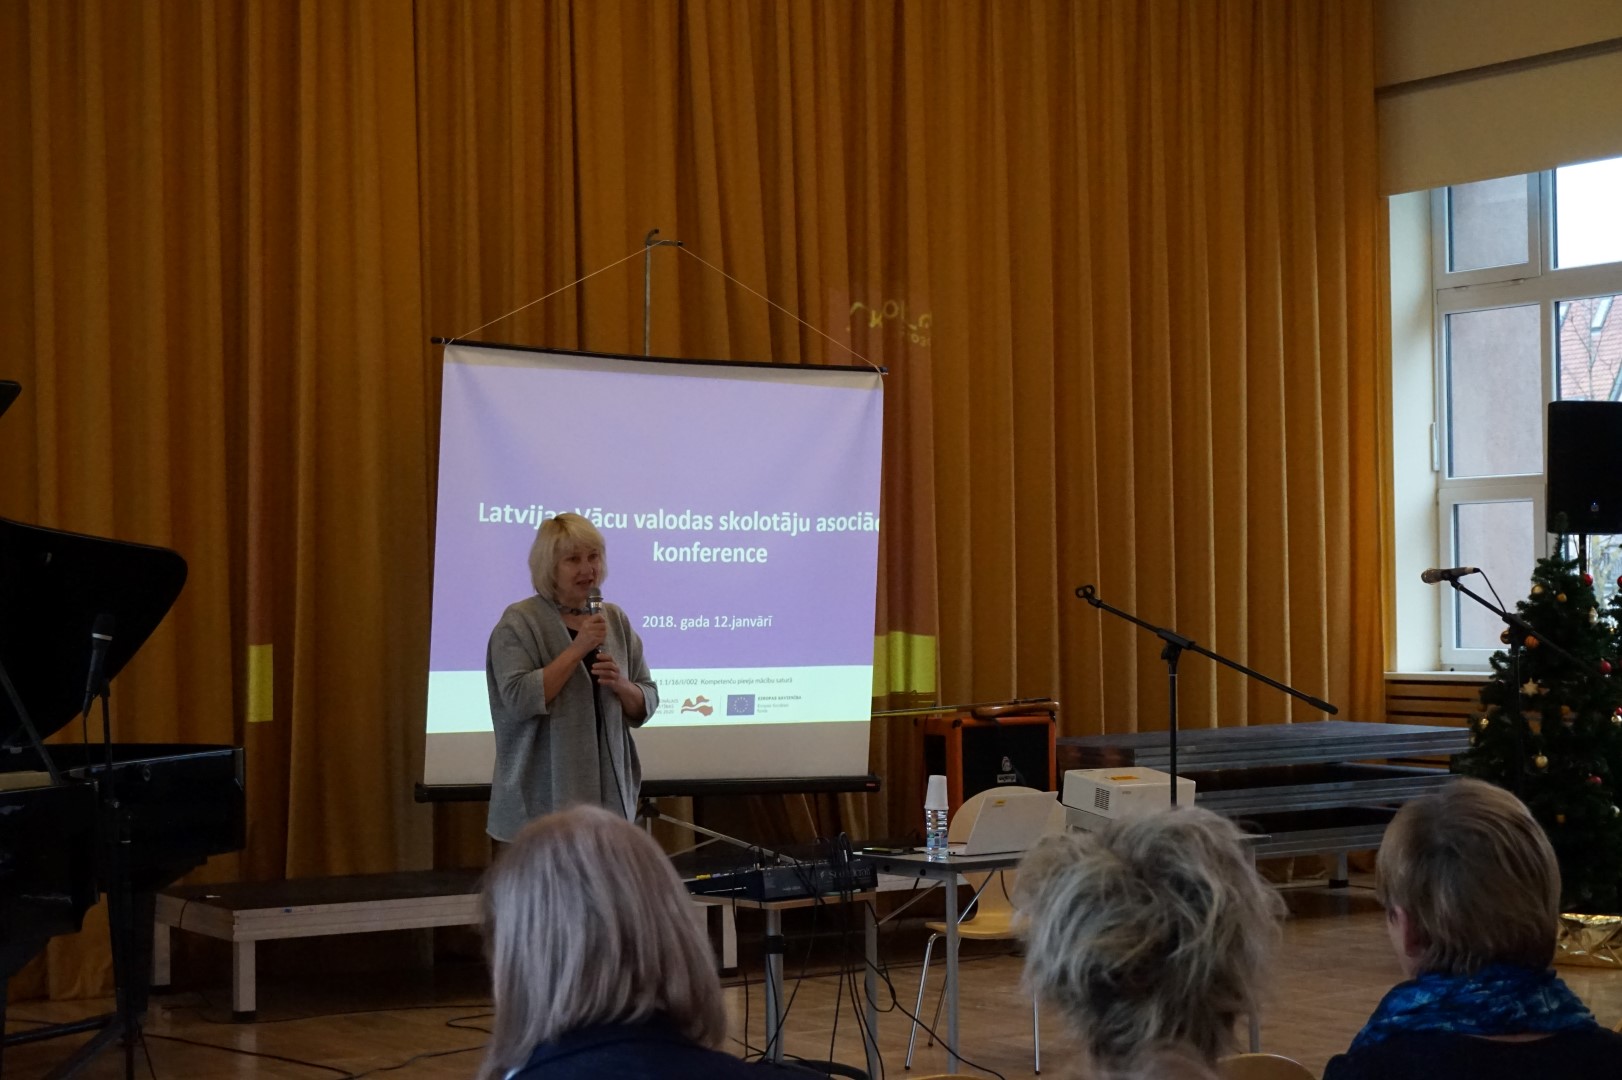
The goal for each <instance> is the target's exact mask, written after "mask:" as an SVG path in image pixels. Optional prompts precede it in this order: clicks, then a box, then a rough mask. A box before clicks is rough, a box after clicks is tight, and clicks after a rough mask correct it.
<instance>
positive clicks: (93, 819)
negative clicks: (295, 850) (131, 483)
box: [0, 384, 246, 1080]
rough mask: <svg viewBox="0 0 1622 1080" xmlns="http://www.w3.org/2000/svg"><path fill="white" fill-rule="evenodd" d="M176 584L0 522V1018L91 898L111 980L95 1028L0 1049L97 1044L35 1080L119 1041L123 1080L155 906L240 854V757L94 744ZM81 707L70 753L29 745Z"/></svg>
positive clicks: (164, 574) (101, 739)
mask: <svg viewBox="0 0 1622 1080" xmlns="http://www.w3.org/2000/svg"><path fill="white" fill-rule="evenodd" d="M11 385H12V386H14V385H15V384H11ZM4 388H5V387H4V384H0V390H4ZM11 396H15V391H12V395H11ZM3 397H4V395H3V394H0V398H3ZM185 581H186V561H185V560H184V559H183V558H182V557H181V556H180V555H179V554H177V553H175V552H173V551H168V550H166V549H163V548H156V547H147V546H145V545H142V544H132V543H126V542H122V541H117V540H107V539H103V538H101V537H95V536H82V535H78V534H75V533H67V532H61V531H58V530H55V529H45V528H40V527H39V526H34V525H22V524H18V523H16V522H12V521H7V520H5V519H3V518H0V1020H3V1018H4V1009H5V991H6V984H7V982H8V981H9V980H10V978H11V976H13V975H14V974H16V973H17V971H18V969H20V968H21V967H22V966H23V965H24V964H26V963H27V962H28V961H29V960H30V959H31V958H32V957H34V956H35V955H37V954H38V953H39V952H40V951H41V950H42V949H43V948H44V947H45V944H46V942H47V941H49V940H50V938H52V937H54V936H55V935H57V934H66V933H72V932H74V931H76V930H78V929H79V928H80V925H81V923H82V921H83V918H84V914H85V912H86V911H87V910H88V909H89V908H90V907H91V906H92V905H93V904H94V903H95V902H96V899H97V897H98V896H100V895H105V896H106V897H107V901H108V922H109V926H110V935H111V939H112V940H111V943H112V950H113V972H114V978H115V981H116V984H117V1004H116V1008H115V1011H114V1012H112V1013H110V1014H108V1015H106V1016H100V1017H94V1018H92V1019H90V1020H86V1021H81V1022H78V1023H74V1024H67V1025H58V1026H55V1027H52V1028H42V1029H35V1030H30V1031H25V1032H21V1033H18V1034H15V1035H9V1036H5V1037H4V1039H3V1040H0V1048H3V1047H4V1046H5V1045H16V1044H18V1043H23V1042H34V1041H38V1040H40V1039H45V1038H52V1037H55V1036H58V1035H65V1034H70V1033H74V1032H84V1031H94V1032H96V1034H95V1035H94V1036H93V1037H92V1038H91V1039H90V1040H89V1041H88V1042H86V1043H84V1044H83V1045H82V1046H81V1047H80V1048H79V1049H78V1050H77V1051H76V1052H75V1053H73V1054H72V1055H70V1056H69V1057H68V1058H67V1059H66V1060H65V1061H63V1062H62V1063H61V1064H60V1065H58V1066H57V1067H56V1068H55V1069H54V1070H53V1071H52V1072H51V1073H49V1074H48V1078H49V1080H57V1078H62V1077H68V1076H72V1075H75V1074H76V1073H77V1072H78V1071H79V1070H80V1069H81V1068H83V1067H84V1065H86V1064H87V1063H88V1062H89V1061H90V1059H91V1058H92V1057H94V1056H95V1055H96V1054H97V1053H98V1052H99V1051H100V1050H101V1049H102V1048H103V1047H105V1046H106V1045H108V1044H109V1043H111V1042H112V1041H114V1040H115V1039H120V1038H122V1039H123V1041H124V1050H125V1074H126V1076H128V1077H133V1076H134V1067H135V1059H134V1052H135V1045H136V1043H137V1041H138V1037H139V1033H140V1026H141V1022H142V1020H143V1018H144V1016H145V1014H146V1007H147V999H148V996H149V992H150V989H151V973H152V964H151V950H152V925H153V922H152V909H153V899H154V894H155V893H156V891H157V890H159V889H162V888H164V887H165V886H167V885H169V884H171V883H172V882H174V881H175V880H176V879H178V878H180V877H181V876H182V875H184V874H185V873H186V872H188V871H189V870H191V869H193V868H194V867H197V866H199V865H201V864H202V863H203V862H204V861H205V860H206V859H207V858H208V857H209V856H210V855H216V854H221V853H224V852H229V851H236V850H238V849H240V848H241V847H242V846H243V843H244V842H245V836H246V810H245V801H244V794H243V792H244V788H243V764H242V750H241V748H240V747H234V746H199V745H180V744H162V743H152V744H141V743H115V742H112V741H111V740H110V738H109V737H108V736H109V729H108V725H107V697H106V689H107V683H108V682H109V681H110V680H111V679H112V678H113V677H114V676H115V675H117V674H118V672H119V671H120V670H121V669H122V668H123V667H124V665H125V664H126V663H128V662H129V660H130V658H131V657H133V656H134V655H135V653H136V651H137V650H138V649H139V648H140V647H141V645H142V644H143V643H144V642H145V641H146V639H147V638H148V637H149V636H150V635H151V633H152V631H153V630H155V629H156V628H157V626H158V624H159V623H160V622H161V621H162V620H163V617H164V615H165V614H166V613H167V612H168V610H169V608H170V607H171V606H172V605H173V604H174V601H175V598H176V597H177V596H179V595H180V590H181V587H182V586H183V585H184V584H185ZM98 654H99V656H98ZM91 700H100V702H101V706H102V708H101V716H100V719H99V720H87V723H86V726H85V729H84V730H85V732H86V734H85V737H84V740H83V741H81V742H76V743H65V744H57V745H52V746H49V747H47V746H45V745H44V743H43V742H42V741H41V740H43V739H45V738H48V737H49V736H50V735H52V734H53V733H55V732H57V731H58V730H60V729H62V728H63V727H65V726H67V725H68V723H70V722H71V721H72V720H74V719H75V718H76V717H79V716H81V715H82V714H84V713H86V712H92V713H93V712H94V709H93V708H88V707H87V703H88V702H89V701H91ZM0 1072H3V1063H0Z"/></svg>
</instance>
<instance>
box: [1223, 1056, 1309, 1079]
mask: <svg viewBox="0 0 1622 1080" xmlns="http://www.w3.org/2000/svg"><path fill="white" fill-rule="evenodd" d="M1217 1069H1218V1071H1219V1072H1221V1074H1222V1080H1318V1078H1317V1077H1315V1076H1313V1075H1312V1070H1311V1069H1309V1068H1307V1067H1306V1066H1305V1065H1303V1064H1301V1063H1300V1062H1299V1061H1296V1060H1295V1059H1294V1058H1287V1057H1283V1056H1282V1055H1279V1054H1234V1055H1233V1056H1232V1057H1225V1058H1223V1059H1222V1060H1221V1061H1219V1062H1217Z"/></svg>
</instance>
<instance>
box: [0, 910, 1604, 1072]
mask: <svg viewBox="0 0 1622 1080" xmlns="http://www.w3.org/2000/svg"><path fill="white" fill-rule="evenodd" d="M1285 895H1286V897H1287V899H1288V900H1289V902H1290V909H1291V918H1290V920H1289V922H1288V923H1287V924H1286V927H1285V932H1284V944H1283V948H1282V950H1281V951H1280V954H1279V957H1278V961H1277V967H1276V971H1275V974H1274V978H1273V980H1272V984H1271V986H1270V987H1269V995H1270V1001H1269V1004H1268V1006H1267V1009H1266V1011H1265V1012H1264V1014H1263V1017H1262V1047H1263V1049H1265V1050H1269V1051H1272V1052H1275V1053H1281V1054H1286V1055H1288V1056H1290V1057H1294V1058H1297V1059H1299V1060H1300V1061H1302V1062H1304V1063H1306V1064H1307V1065H1308V1066H1310V1067H1311V1068H1312V1069H1313V1070H1314V1071H1315V1072H1319V1073H1321V1072H1322V1070H1323V1066H1324V1063H1325V1061H1327V1060H1328V1058H1329V1057H1330V1056H1331V1055H1332V1054H1335V1053H1337V1052H1339V1051H1340V1050H1342V1049H1344V1048H1345V1046H1346V1045H1347V1043H1348V1042H1350V1041H1351V1038H1352V1036H1353V1035H1354V1034H1355V1033H1356V1032H1357V1030H1358V1028H1359V1027H1360V1026H1361V1025H1362V1023H1363V1021H1364V1019H1366V1018H1367V1016H1368V1014H1369V1012H1370V1010H1371V1009H1372V1008H1373V1007H1374V1005H1375V1003H1376V1002H1377V1001H1378V1000H1379V998H1380V995H1381V994H1382V993H1383V992H1384V991H1385V990H1386V989H1387V988H1388V987H1389V986H1390V985H1391V984H1392V982H1394V981H1395V980H1396V978H1397V968H1396V963H1395V961H1394V960H1393V959H1392V958H1391V956H1390V952H1389V945H1388V944H1387V941H1386V936H1385V928H1384V920H1383V916H1382V914H1381V912H1380V910H1379V908H1378V907H1377V906H1376V905H1375V903H1374V900H1373V896H1372V893H1371V892H1370V891H1369V889H1368V888H1366V887H1364V886H1358V885H1354V887H1353V888H1351V889H1349V890H1334V891H1331V890H1328V889H1323V888H1313V887H1293V888H1291V889H1289V890H1287V891H1286V893H1285ZM793 931H794V927H792V926H791V927H790V933H791V940H790V945H789V955H788V970H789V974H790V978H791V980H792V978H793V976H794V974H795V973H796V972H798V971H799V970H800V966H801V963H802V962H803V963H804V964H805V965H806V969H807V971H808V972H809V974H808V976H807V977H806V978H804V979H803V980H801V981H800V983H799V987H798V995H797V997H796V998H795V999H794V1003H793V1006H792V1009H791V1012H790V1016H789V1023H788V1037H787V1050H788V1052H789V1053H790V1054H794V1055H799V1056H803V1057H814V1058H828V1057H830V1056H832V1057H833V1058H834V1059H835V1060H839V1061H843V1062H847V1063H849V1064H853V1065H857V1066H860V1065H861V1063H862V1061H863V1055H862V1050H861V1043H860V1040H859V1036H858V1032H857V1028H856V1019H855V1012H854V1010H853V1008H852V1006H851V1002H850V997H849V991H848V989H845V990H843V991H841V989H840V988H841V986H843V985H844V983H843V980H841V979H840V978H839V976H838V975H837V973H836V972H837V965H838V963H839V960H838V952H839V950H838V944H839V942H838V941H837V939H836V938H834V937H832V936H830V935H827V934H826V933H824V934H822V935H819V936H818V937H817V938H815V939H814V940H813V944H812V945H811V946H810V947H809V948H806V947H805V946H804V944H803V941H804V939H803V938H802V939H796V938H794V937H793V936H792V934H793ZM750 932H751V924H749V923H745V924H744V925H743V926H742V927H741V935H742V937H743V938H744V940H745V941H747V940H748V938H749V936H750ZM857 940H858V941H859V935H858V938H857ZM970 948H971V946H970V944H966V945H965V961H964V964H963V1031H964V1040H963V1052H964V1053H965V1054H966V1055H967V1056H968V1057H969V1058H970V1059H972V1060H974V1061H975V1062H977V1063H978V1064H980V1065H981V1066H982V1067H983V1068H985V1069H988V1070H991V1069H994V1070H996V1071H997V1072H999V1073H1001V1074H1002V1075H1003V1076H1006V1077H1010V1078H1012V1077H1029V1076H1032V1075H1033V1068H1032V1065H1033V1063H1032V1059H1031V1039H1030V1030H1031V1029H1030V1023H1031V1010H1030V1004H1029V1001H1028V1000H1027V999H1026V998H1025V997H1024V996H1023V994H1022V993H1021V992H1020V989H1019V971H1020V961H1019V959H1018V958H1017V957H1014V956H1011V955H1009V954H1008V953H1007V952H1006V951H1001V952H999V951H996V950H995V949H993V950H992V951H989V952H987V951H979V952H971V951H970ZM883 954H884V957H885V960H886V961H887V963H888V964H889V969H890V973H891V976H892V978H893V981H894V985H895V991H896V994H897V996H898V997H899V998H900V1000H901V1003H902V1005H903V1006H905V1007H906V1008H907V1009H909V1010H910V1009H911V1008H912V1003H913V998H914V995H915V994H916V993H917V979H918V965H919V962H920V960H921V958H922V955H923V931H922V928H921V927H919V926H917V925H907V926H903V927H901V928H899V929H897V930H895V931H893V932H892V933H890V934H887V936H886V938H885V940H884V945H883ZM756 963H758V957H749V956H746V957H745V963H744V967H745V970H749V971H750V976H749V978H748V979H747V980H746V981H745V980H742V979H729V980H728V983H729V988H728V990H727V1002H728V1007H729V1009H730V1011H731V1015H732V1017H733V1033H734V1044H733V1049H735V1050H740V1051H741V1049H742V1047H741V1044H740V1043H739V1040H742V1039H743V1038H744V1037H745V1035H744V1024H743V1020H744V1013H745V1002H746V1000H747V1003H748V1035H747V1038H748V1041H749V1043H750V1044H751V1045H753V1046H756V1047H758V1046H759V1045H760V1044H761V1043H762V1041H763V1028H764V1025H763V1023H762V1020H761V1013H762V1000H761V986H760V981H759V973H758V968H755V964H756ZM1562 974H1563V975H1564V976H1565V978H1566V980H1567V981H1568V982H1569V983H1570V984H1571V985H1572V987H1573V989H1575V990H1576V991H1577V993H1578V994H1579V995H1581V996H1582V998H1583V999H1584V1000H1585V1001H1587V1002H1588V1004H1589V1006H1590V1007H1591V1008H1592V1009H1593V1010H1594V1012H1595V1014H1596V1015H1597V1016H1598V1018H1599V1020H1600V1022H1601V1023H1603V1024H1607V1025H1610V1024H1613V1023H1615V1022H1616V1021H1617V1020H1618V1019H1619V1018H1622V973H1612V972H1604V971H1595V970H1592V969H1584V968H1574V969H1562ZM930 982H931V984H932V986H933V985H938V974H935V973H932V974H931V978H930ZM791 986H792V983H791ZM224 995H225V988H224V987H220V988H218V989H217V991H213V992H210V993H206V994H204V993H197V992H191V993H182V994H177V995H174V996H172V997H168V998H164V999H160V1000H159V1001H158V1002H157V1003H155V1005H154V1008H153V1010H152V1015H151V1020H150V1025H149V1028H148V1030H149V1032H150V1034H151V1038H150V1039H149V1049H150V1053H151V1060H152V1066H153V1072H154V1073H155V1074H156V1076H157V1077H159V1078H161V1080H178V1078H210V1077H221V1078H228V1077H231V1078H235V1077H254V1078H269V1077H276V1078H288V1080H315V1078H317V1077H321V1076H328V1077H333V1076H344V1075H351V1076H357V1075H377V1073H374V1072H371V1070H387V1071H383V1072H381V1075H382V1076H384V1077H387V1078H388V1080H427V1078H449V1077H467V1076H470V1075H471V1074H472V1072H473V1069H474V1067H475V1065H476V1063H477V1062H478V1060H479V1050H478V1048H479V1047H480V1046H481V1045H482V1043H483V1041H484V1038H485V1035H484V1032H483V1031H482V1030H480V1029H481V1028H482V1027H484V1026H487V1025H488V1023H489V1016H488V1011H489V1010H488V998H487V997H486V996H485V995H486V991H485V989H484V985H483V974H482V972H480V971H479V970H477V968H476V967H474V966H471V965H459V966H456V967H453V968H449V969H442V970H439V971H435V972H419V973H409V974H404V975H389V976H377V975H372V976H367V977H364V978H362V977H356V978H354V979H351V980H341V979H333V978H331V977H322V978H321V979H319V980H314V979H312V980H310V981H309V982H308V983H302V984H301V983H300V982H298V981H293V982H289V983H284V984H270V985H266V986H263V987H261V992H260V1013H259V1015H260V1017H261V1022H260V1023H257V1024H233V1023H231V1022H230V1014H229V1003H228V1001H226V1000H225V998H224ZM836 1000H838V1001H839V1005H838V1010H837V1011H838V1026H837V1034H836V1035H834V1031H835V1021H834V1018H835V1012H836V1009H835V1003H836ZM887 1000H888V999H887V997H886V1003H887ZM928 1000H929V999H926V1006H925V1008H926V1010H927V1009H928V1008H930V1007H931V1006H930V1005H929V1004H928ZM106 1007H108V1003H107V1002H70V1003H57V1004H45V1003H31V1004H20V1005H16V1006H13V1007H12V1009H11V1011H10V1019H9V1022H8V1030H9V1031H12V1032H16V1031H22V1030H26V1029H27V1028H28V1027H29V1026H30V1024H29V1023H28V1022H27V1021H28V1020H52V1021H57V1020H65V1019H73V1018H76V1017H79V1016H84V1015H87V1014H89V1013H92V1012H95V1011H100V1010H103V1009H105V1008H106ZM25 1018H26V1019H25ZM1042 1024H1043V1070H1042V1072H1043V1075H1044V1076H1051V1077H1063V1076H1066V1075H1070V1073H1071V1069H1070V1068H1069V1065H1070V1063H1071V1062H1072V1061H1073V1060H1074V1053H1073V1047H1074V1046H1075V1042H1074V1040H1073V1039H1072V1038H1071V1037H1070V1036H1069V1034H1068V1033H1066V1032H1064V1031H1063V1030H1062V1028H1061V1025H1060V1024H1059V1022H1058V1019H1057V1017H1055V1016H1053V1015H1051V1014H1047V1013H1045V1014H1044V1016H1043V1021H1042ZM907 1027H908V1025H907V1022H906V1019H905V1017H904V1016H902V1015H901V1013H899V1012H889V1013H886V1014H882V1015H881V1017H880V1023H879V1038H880V1046H881V1049H882V1051H883V1054H884V1065H885V1070H886V1072H887V1073H888V1074H889V1075H890V1076H893V1077H900V1076H905V1075H906V1073H904V1072H903V1071H902V1067H901V1063H902V1058H903V1056H904V1055H905V1053H906V1043H907ZM830 1035H834V1042H833V1050H832V1053H831V1055H830V1050H829V1040H830ZM923 1044H924V1037H923V1036H922V1035H920V1037H919V1047H920V1049H919V1054H918V1058H917V1060H916V1062H915V1063H914V1067H913V1072H914V1073H915V1074H916V1073H925V1074H927V1073H930V1072H939V1071H944V1069H945V1064H946V1062H945V1054H944V1053H943V1052H942V1051H941V1050H940V1048H939V1047H938V1046H937V1047H934V1048H925V1047H924V1045H923ZM71 1047H72V1040H56V1041H53V1042H49V1043H40V1044H33V1045H29V1046H23V1047H14V1048H12V1049H10V1050H8V1051H7V1052H6V1059H5V1075H6V1076H7V1077H18V1078H22V1077H39V1076H43V1075H45V1074H46V1073H47V1072H48V1071H49V1070H50V1069H51V1067H52V1066H53V1065H54V1064H55V1063H56V1062H57V1061H59V1060H60V1059H61V1057H62V1056H63V1055H64V1054H66V1053H67V1052H68V1051H69V1050H70V1049H71ZM232 1050H236V1051H241V1053H232V1052H231V1051H232ZM250 1054H259V1055H266V1056H260V1057H254V1056H248V1055H250ZM436 1055H437V1056H436ZM277 1057H281V1058H287V1059H293V1060H288V1061H283V1060H277ZM413 1059H416V1060H414V1061H413ZM406 1062H411V1063H410V1064H403V1063H406ZM137 1064H138V1070H137V1075H139V1076H149V1075H152V1073H149V1072H148V1071H147V1064H146V1060H145V1057H144V1056H138V1058H137ZM402 1065H403V1067H402ZM83 1075H86V1076H88V1077H96V1078H101V1077H106V1078H112V1077H118V1076H122V1075H123V1063H122V1060H121V1055H119V1054H118V1053H116V1052H113V1053H106V1054H104V1055H103V1056H102V1058H101V1059H99V1060H98V1061H97V1062H96V1063H95V1064H94V1065H93V1066H92V1067H91V1068H90V1069H89V1070H87V1071H86V1073H84V1074H83Z"/></svg>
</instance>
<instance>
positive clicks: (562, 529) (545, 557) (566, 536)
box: [529, 514, 608, 603]
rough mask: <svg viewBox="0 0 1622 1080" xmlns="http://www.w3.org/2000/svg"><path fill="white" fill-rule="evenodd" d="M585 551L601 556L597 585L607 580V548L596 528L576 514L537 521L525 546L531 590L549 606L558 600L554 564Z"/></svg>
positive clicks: (556, 575) (556, 576) (556, 571)
mask: <svg viewBox="0 0 1622 1080" xmlns="http://www.w3.org/2000/svg"><path fill="white" fill-rule="evenodd" d="M581 548H585V549H586V550H587V551H593V550H595V551H596V552H597V553H598V554H600V555H601V556H602V557H603V560H602V564H601V567H600V573H599V576H598V578H597V583H598V584H599V585H600V584H602V583H603V582H604V581H605V580H607V578H608V546H607V545H606V544H604V543H603V534H602V533H600V532H598V531H597V526H595V525H593V524H592V523H591V522H589V521H587V520H586V519H585V518H583V517H581V516H580V515H579V514H559V515H558V516H557V517H552V518H547V519H546V520H545V521H543V522H541V527H540V528H539V529H536V530H535V542H534V543H533V544H531V545H530V546H529V580H530V584H532V585H534V586H535V591H536V592H538V593H540V594H541V596H543V597H545V598H546V599H548V600H551V601H552V602H553V603H556V602H557V598H558V562H559V561H560V560H562V559H563V558H564V557H565V556H567V555H570V554H573V553H574V552H576V551H578V550H580V549H581Z"/></svg>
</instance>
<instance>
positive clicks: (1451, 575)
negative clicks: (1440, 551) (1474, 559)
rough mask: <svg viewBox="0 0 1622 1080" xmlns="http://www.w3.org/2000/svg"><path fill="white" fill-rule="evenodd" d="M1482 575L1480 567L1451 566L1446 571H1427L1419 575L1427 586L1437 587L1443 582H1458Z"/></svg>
mask: <svg viewBox="0 0 1622 1080" xmlns="http://www.w3.org/2000/svg"><path fill="white" fill-rule="evenodd" d="M1479 573H1481V567H1479V566H1450V567H1448V568H1447V569H1446V570H1426V571H1425V572H1424V573H1422V574H1420V575H1419V580H1420V581H1423V582H1424V583H1425V584H1427V585H1435V584H1437V583H1438V582H1442V581H1457V580H1459V579H1460V578H1461V577H1469V576H1470V575H1471V574H1479Z"/></svg>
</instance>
